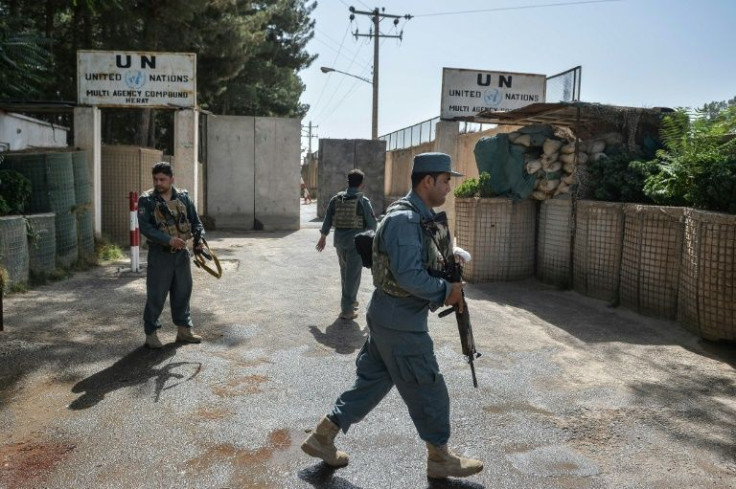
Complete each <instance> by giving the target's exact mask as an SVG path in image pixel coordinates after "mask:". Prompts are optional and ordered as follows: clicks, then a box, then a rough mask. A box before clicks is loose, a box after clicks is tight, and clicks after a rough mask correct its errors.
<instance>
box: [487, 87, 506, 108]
mask: <svg viewBox="0 0 736 489" xmlns="http://www.w3.org/2000/svg"><path fill="white" fill-rule="evenodd" d="M501 99H502V97H501V92H500V91H499V90H498V88H493V89H491V90H486V91H485V92H484V93H483V103H485V104H486V105H487V106H489V107H497V106H498V105H499V104H500V103H501Z"/></svg>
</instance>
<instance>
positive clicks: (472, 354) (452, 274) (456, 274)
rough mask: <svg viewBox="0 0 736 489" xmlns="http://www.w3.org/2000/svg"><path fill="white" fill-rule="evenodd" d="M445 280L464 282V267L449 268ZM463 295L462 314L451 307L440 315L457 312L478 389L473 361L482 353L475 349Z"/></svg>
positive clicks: (459, 329) (458, 327) (461, 339)
mask: <svg viewBox="0 0 736 489" xmlns="http://www.w3.org/2000/svg"><path fill="white" fill-rule="evenodd" d="M445 279H446V280H448V281H449V282H462V280H463V267H462V265H460V264H459V263H457V262H455V263H452V264H451V265H448V266H447V269H446V271H445ZM462 294H463V312H462V313H461V312H460V311H459V309H458V307H457V306H453V307H449V308H447V309H445V310H444V311H442V312H440V313H439V317H441V318H442V317H445V316H447V315H448V314H450V313H451V312H453V311H455V319H457V329H458V332H459V333H460V345H461V346H462V350H463V355H465V358H466V360H467V361H468V363H469V364H470V373H471V374H472V375H473V387H475V388H477V387H478V379H477V378H476V377H475V365H473V361H474V360H475V359H476V358H478V357H480V355H481V354H480V353H478V351H477V350H476V349H475V340H474V339H473V326H471V324H470V313H469V312H468V303H467V302H465V291H462Z"/></svg>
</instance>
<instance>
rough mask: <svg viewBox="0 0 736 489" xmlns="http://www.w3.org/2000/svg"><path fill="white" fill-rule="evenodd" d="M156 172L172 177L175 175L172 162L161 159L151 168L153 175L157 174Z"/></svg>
mask: <svg viewBox="0 0 736 489" xmlns="http://www.w3.org/2000/svg"><path fill="white" fill-rule="evenodd" d="M156 173H163V174H164V175H168V176H170V177H173V176H174V171H173V170H172V169H171V164H170V163H166V162H165V161H159V162H158V163H156V164H155V165H153V168H152V169H151V175H155V174H156Z"/></svg>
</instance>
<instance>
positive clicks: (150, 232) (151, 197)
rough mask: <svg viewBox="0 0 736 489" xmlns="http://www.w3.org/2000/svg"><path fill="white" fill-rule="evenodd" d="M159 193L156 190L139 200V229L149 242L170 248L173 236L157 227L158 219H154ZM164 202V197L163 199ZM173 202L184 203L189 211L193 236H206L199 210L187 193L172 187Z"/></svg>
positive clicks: (145, 194)
mask: <svg viewBox="0 0 736 489" xmlns="http://www.w3.org/2000/svg"><path fill="white" fill-rule="evenodd" d="M158 195H159V194H158V191H156V190H155V189H154V190H153V191H152V192H150V193H144V194H143V195H141V196H140V197H139V199H138V227H139V229H140V231H141V234H143V236H145V237H146V238H147V239H148V240H149V241H151V242H153V243H157V244H160V245H164V246H168V244H169V241H170V240H171V236H169V235H168V234H166V233H164V232H163V231H161V230H160V229H158V227H157V226H156V219H155V217H154V211H155V209H156V206H157V205H158V203H159V200H158V199H157V198H156V197H157V196H158ZM161 199H162V200H163V197H162V198H161ZM171 200H179V201H181V202H183V203H184V206H185V207H186V209H187V219H188V220H189V224H190V225H191V232H192V235H193V236H197V235H200V236H204V227H203V226H202V222H201V221H200V220H199V215H198V214H197V210H196V209H195V208H194V203H193V202H192V199H191V198H190V197H189V194H188V193H187V192H186V191H181V192H180V191H178V190H177V189H176V188H175V187H173V186H172V187H171Z"/></svg>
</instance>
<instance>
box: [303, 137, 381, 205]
mask: <svg viewBox="0 0 736 489" xmlns="http://www.w3.org/2000/svg"><path fill="white" fill-rule="evenodd" d="M354 168H357V169H359V170H361V171H362V172H363V173H365V180H364V181H363V183H364V185H365V187H364V188H363V195H365V196H366V197H368V198H369V199H370V201H371V205H372V206H373V212H375V214H376V216H378V215H380V214H383V212H384V201H383V196H384V178H385V169H386V141H374V140H369V139H320V141H319V178H318V179H319V184H318V197H317V215H318V216H319V217H322V218H323V217H324V216H325V212H326V210H327V204H329V202H330V199H331V198H332V196H333V195H335V194H336V193H337V192H339V191H341V190H345V188H347V186H348V182H347V175H348V172H349V171H350V170H352V169H354Z"/></svg>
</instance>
